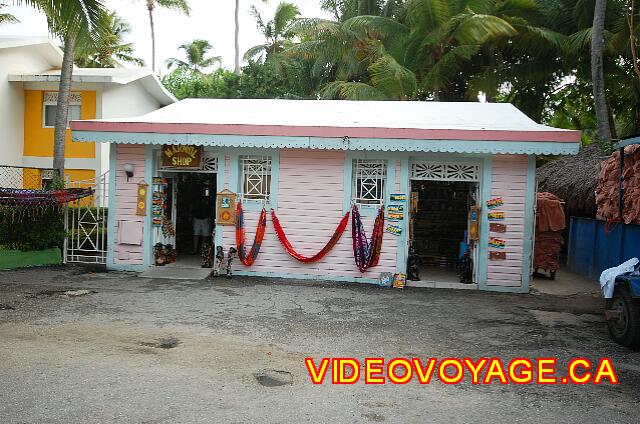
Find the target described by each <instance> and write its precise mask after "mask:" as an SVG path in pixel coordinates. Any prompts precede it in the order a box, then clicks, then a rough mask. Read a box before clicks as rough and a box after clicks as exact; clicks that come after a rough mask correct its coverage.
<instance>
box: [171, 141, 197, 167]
mask: <svg viewBox="0 0 640 424" xmlns="http://www.w3.org/2000/svg"><path fill="white" fill-rule="evenodd" d="M201 163H202V146H162V167H163V168H194V169H198V168H200V164H201Z"/></svg>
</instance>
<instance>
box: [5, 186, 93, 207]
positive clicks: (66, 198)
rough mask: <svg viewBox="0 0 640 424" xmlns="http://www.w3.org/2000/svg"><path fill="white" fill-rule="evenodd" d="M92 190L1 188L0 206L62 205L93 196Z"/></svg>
mask: <svg viewBox="0 0 640 424" xmlns="http://www.w3.org/2000/svg"><path fill="white" fill-rule="evenodd" d="M92 194H93V189H92V188H67V189H64V190H25V189H15V188H0V205H6V206H47V205H60V204H63V203H67V202H72V201H74V200H78V199H82V198H83V197H87V196H91V195H92Z"/></svg>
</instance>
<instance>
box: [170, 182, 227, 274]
mask: <svg viewBox="0 0 640 424" xmlns="http://www.w3.org/2000/svg"><path fill="white" fill-rule="evenodd" d="M163 175H164V181H166V186H167V190H166V191H167V193H168V195H167V199H166V208H165V210H166V214H167V218H168V219H169V221H170V222H171V224H172V226H173V234H172V236H171V237H170V238H169V239H166V238H165V239H164V241H163V242H164V243H169V244H172V245H173V248H174V249H175V262H174V263H175V264H176V265H178V266H181V267H184V266H187V267H200V266H201V265H202V252H201V248H202V245H203V243H205V242H209V243H213V232H214V230H215V222H214V216H215V207H216V193H217V178H216V174H215V173H205V172H163Z"/></svg>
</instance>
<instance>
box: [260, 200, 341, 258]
mask: <svg viewBox="0 0 640 424" xmlns="http://www.w3.org/2000/svg"><path fill="white" fill-rule="evenodd" d="M271 221H272V222H273V228H275V229H276V234H277V235H278V240H280V243H281V244H282V246H283V247H284V250H286V251H287V253H288V254H289V255H291V257H292V258H294V259H296V260H298V261H300V262H305V263H311V262H317V261H319V260H320V259H322V258H324V256H325V255H326V254H327V253H329V251H330V250H331V249H333V246H335V245H336V243H338V240H340V237H342V233H344V230H345V229H346V228H347V223H348V222H349V212H347V213H346V214H345V215H344V216H343V217H342V219H341V220H340V223H339V224H338V227H337V228H336V230H335V231H334V233H333V235H332V236H331V238H330V239H329V241H328V242H327V244H325V245H324V247H323V248H322V249H321V250H320V251H319V252H318V253H316V254H315V255H313V256H303V255H301V254H299V253H298V252H296V250H295V249H294V248H293V246H292V245H291V243H290V242H289V240H288V239H287V236H286V234H285V233H284V230H283V229H282V226H281V225H280V220H278V217H277V216H276V212H275V211H274V210H273V209H271Z"/></svg>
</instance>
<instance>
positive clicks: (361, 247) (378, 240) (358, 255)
mask: <svg viewBox="0 0 640 424" xmlns="http://www.w3.org/2000/svg"><path fill="white" fill-rule="evenodd" d="M351 231H352V238H353V256H354V258H355V261H356V265H357V266H358V270H359V271H360V272H365V271H366V270H367V269H369V268H373V267H375V266H376V265H378V261H379V260H380V251H381V250H382V238H383V234H384V209H383V208H380V210H379V211H378V216H377V217H376V220H375V222H374V224H373V233H372V234H371V241H368V240H367V235H366V234H365V232H364V225H363V224H362V219H361V217H360V211H359V210H358V206H357V205H355V204H354V205H353V209H352V215H351Z"/></svg>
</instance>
